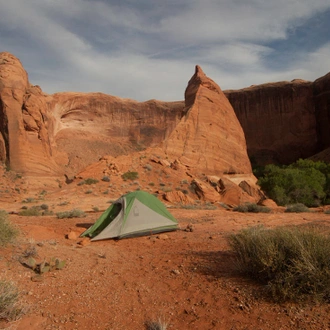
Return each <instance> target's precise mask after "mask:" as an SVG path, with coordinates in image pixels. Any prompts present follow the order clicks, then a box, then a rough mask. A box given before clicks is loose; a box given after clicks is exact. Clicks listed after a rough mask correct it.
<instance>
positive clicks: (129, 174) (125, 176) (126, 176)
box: [121, 171, 139, 181]
mask: <svg viewBox="0 0 330 330" xmlns="http://www.w3.org/2000/svg"><path fill="white" fill-rule="evenodd" d="M121 177H122V179H123V180H124V181H126V180H136V179H138V178H139V173H138V172H131V171H128V172H125V173H124V174H123V175H122V176H121Z"/></svg>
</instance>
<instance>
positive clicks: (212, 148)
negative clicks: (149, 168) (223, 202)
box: [164, 66, 251, 174]
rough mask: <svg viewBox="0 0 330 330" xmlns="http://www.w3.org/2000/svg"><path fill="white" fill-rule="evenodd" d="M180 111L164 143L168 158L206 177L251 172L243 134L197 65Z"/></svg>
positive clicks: (226, 105) (211, 81) (216, 89)
mask: <svg viewBox="0 0 330 330" xmlns="http://www.w3.org/2000/svg"><path fill="white" fill-rule="evenodd" d="M184 111H185V115H184V117H183V118H182V119H181V121H180V123H179V124H178V125H177V126H176V128H175V130H174V131H173V132H172V134H171V135H170V136H169V138H168V139H166V141H165V143H164V148H165V151H166V153H167V154H168V155H169V158H177V159H179V160H180V162H181V163H183V164H187V165H189V166H190V167H191V168H193V169H195V170H197V171H199V172H202V173H207V174H219V173H251V166H250V161H249V158H248V156H247V151H246V142H245V137H244V132H243V130H242V128H241V125H240V123H239V121H238V120H237V117H236V115H235V112H234V110H233V108H232V107H231V105H230V103H229V102H228V99H227V98H226V97H225V95H224V94H223V92H222V91H221V89H220V87H219V86H218V85H217V84H216V83H215V82H214V81H213V80H211V79H210V78H208V77H207V76H206V75H205V74H204V72H203V71H202V69H201V68H200V67H199V66H196V71H195V74H194V75H193V77H192V78H191V79H190V81H189V83H188V86H187V89H186V92H185V109H184Z"/></svg>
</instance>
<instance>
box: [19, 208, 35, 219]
mask: <svg viewBox="0 0 330 330" xmlns="http://www.w3.org/2000/svg"><path fill="white" fill-rule="evenodd" d="M18 214H19V215H22V216H26V217H38V216H40V215H41V212H40V208H39V207H38V206H32V207H30V208H24V209H22V210H21V211H19V212H18Z"/></svg>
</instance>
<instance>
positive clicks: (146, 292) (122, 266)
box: [0, 209, 330, 330]
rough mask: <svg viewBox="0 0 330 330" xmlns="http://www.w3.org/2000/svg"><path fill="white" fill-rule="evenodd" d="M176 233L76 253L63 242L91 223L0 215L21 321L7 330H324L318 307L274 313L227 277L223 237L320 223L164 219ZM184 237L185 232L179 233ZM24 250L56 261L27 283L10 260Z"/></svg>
mask: <svg viewBox="0 0 330 330" xmlns="http://www.w3.org/2000/svg"><path fill="white" fill-rule="evenodd" d="M171 212H172V213H173V215H174V216H175V217H176V218H177V219H178V220H179V223H180V226H181V230H178V231H176V232H171V233H166V235H165V234H163V235H155V236H149V237H138V238H133V239H124V240H120V241H114V240H107V241H98V242H93V243H91V244H88V245H86V246H82V245H80V244H78V243H79V242H80V240H81V239H79V238H77V239H73V240H69V239H67V238H66V235H67V234H68V233H70V232H71V231H74V232H78V233H80V232H82V231H83V230H84V229H85V228H86V227H88V226H89V225H90V224H91V223H94V222H95V220H96V219H97V217H98V216H99V215H100V214H101V213H90V214H88V215H87V217H85V218H80V219H57V218H56V216H49V217H22V216H18V215H14V214H13V215H10V220H11V221H12V222H13V223H15V224H16V225H17V226H18V227H19V228H20V230H21V236H20V242H19V243H18V244H16V245H15V246H13V247H10V248H6V249H5V250H3V251H2V252H1V260H0V266H1V271H0V273H1V278H3V279H9V280H14V281H15V282H16V283H17V285H18V287H19V288H20V291H21V293H22V301H23V302H24V303H25V304H26V305H28V306H29V312H28V313H27V314H26V316H24V317H23V318H22V319H21V320H19V321H16V322H12V323H9V324H2V328H9V329H32V330H39V329H40V330H41V329H126V330H127V329H134V330H135V329H145V322H146V321H148V320H157V319H159V318H161V319H163V320H165V321H166V322H167V323H168V329H318V330H319V329H328V328H329V327H330V317H329V311H330V308H329V306H328V305H312V306H311V305H306V306H300V305H295V304H284V305H276V304H273V303H271V302H269V301H267V299H265V298H264V297H263V296H262V294H261V293H262V289H263V288H262V287H260V286H258V285H256V284H255V283H253V282H251V281H248V280H246V279H244V278H242V277H240V276H239V274H237V272H236V270H235V267H234V263H233V255H232V253H231V252H230V251H229V250H228V246H227V242H226V236H227V235H228V234H230V233H232V232H236V231H237V230H239V229H240V228H243V227H247V226H254V225H258V224H264V225H265V226H269V227H274V226H279V225H283V224H304V223H309V222H317V223H323V224H329V225H330V216H329V215H326V214H323V213H303V214H285V213H271V214H241V213H236V212H231V211H225V210H222V209H218V210H183V209H171ZM185 229H186V230H185ZM31 246H34V247H35V249H36V251H37V254H38V257H37V259H38V260H43V259H48V258H52V257H56V258H60V259H62V260H66V266H65V268H64V269H62V270H58V271H52V272H49V273H46V274H44V275H42V277H41V279H38V280H37V281H36V280H35V278H34V276H35V274H34V273H33V271H32V270H30V269H28V268H26V267H23V266H22V264H21V263H20V262H19V260H20V259H21V258H22V255H23V254H24V252H25V251H26V250H27V249H28V248H29V247H31Z"/></svg>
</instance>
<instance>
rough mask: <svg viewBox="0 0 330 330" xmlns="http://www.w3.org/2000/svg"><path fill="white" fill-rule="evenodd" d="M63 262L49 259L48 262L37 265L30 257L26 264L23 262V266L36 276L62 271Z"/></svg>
mask: <svg viewBox="0 0 330 330" xmlns="http://www.w3.org/2000/svg"><path fill="white" fill-rule="evenodd" d="M65 263H66V262H65V260H60V259H57V258H50V260H49V261H46V260H44V261H42V262H40V263H37V261H36V260H35V259H34V258H32V257H30V258H29V259H28V260H27V261H26V262H23V265H25V266H26V267H29V268H31V269H32V270H33V271H34V272H36V273H38V274H44V273H47V272H50V271H53V270H60V269H63V268H64V266H65Z"/></svg>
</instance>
